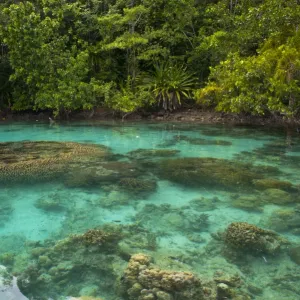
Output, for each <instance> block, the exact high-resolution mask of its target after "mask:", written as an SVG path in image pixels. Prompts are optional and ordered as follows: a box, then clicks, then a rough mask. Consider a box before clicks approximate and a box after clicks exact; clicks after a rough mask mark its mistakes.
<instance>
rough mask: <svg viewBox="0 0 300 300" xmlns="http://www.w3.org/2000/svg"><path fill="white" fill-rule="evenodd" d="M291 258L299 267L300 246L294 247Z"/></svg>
mask: <svg viewBox="0 0 300 300" xmlns="http://www.w3.org/2000/svg"><path fill="white" fill-rule="evenodd" d="M289 255H290V258H291V260H292V261H293V262H295V263H296V264H297V265H300V246H297V247H293V248H291V249H290V250H289Z"/></svg>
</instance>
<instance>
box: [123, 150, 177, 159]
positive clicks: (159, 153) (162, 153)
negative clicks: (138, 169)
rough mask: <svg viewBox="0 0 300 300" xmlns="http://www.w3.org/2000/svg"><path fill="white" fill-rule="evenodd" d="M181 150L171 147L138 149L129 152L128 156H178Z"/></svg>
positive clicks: (138, 157) (141, 157) (139, 157)
mask: <svg viewBox="0 0 300 300" xmlns="http://www.w3.org/2000/svg"><path fill="white" fill-rule="evenodd" d="M179 152H180V151H179V150H170V149H137V150H133V151H130V152H128V156H129V157H131V158H134V159H137V160H138V159H147V160H148V159H151V158H156V157H170V156H176V155H177V154H178V153H179Z"/></svg>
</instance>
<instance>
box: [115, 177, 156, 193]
mask: <svg viewBox="0 0 300 300" xmlns="http://www.w3.org/2000/svg"><path fill="white" fill-rule="evenodd" d="M118 185H119V187H120V188H121V190H125V191H127V192H129V193H131V194H135V195H137V196H140V195H141V196H147V195H149V194H151V193H153V192H155V191H156V188H157V184H156V181H154V180H151V179H140V178H134V177H125V178H122V179H121V180H120V181H119V183H118Z"/></svg>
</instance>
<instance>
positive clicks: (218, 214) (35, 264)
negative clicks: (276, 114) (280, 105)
mask: <svg viewBox="0 0 300 300" xmlns="http://www.w3.org/2000/svg"><path fill="white" fill-rule="evenodd" d="M41 141H42V142H46V141H47V142H50V141H51V142H59V143H52V144H51V143H50V144H49V143H48V144H47V147H46V146H45V148H43V147H44V146H43V145H44V144H43V143H42V142H41ZM0 142H1V144H0V167H1V174H0V177H1V178H0V183H1V189H0V240H1V243H0V265H4V266H5V267H6V268H7V270H8V271H9V272H11V273H13V274H14V275H16V276H18V278H20V280H19V282H18V283H19V285H20V289H21V291H22V292H23V294H24V295H25V296H26V297H28V299H41V300H43V299H67V297H71V296H72V297H80V296H90V297H95V298H96V297H97V298H101V299H105V300H116V299H118V300H121V299H124V300H125V299H137V300H138V299H146V298H138V296H136V298H134V297H135V296H132V295H131V296H130V297H131V298H130V297H129V296H128V295H127V296H126V295H125V294H126V293H125V294H122V293H120V292H119V289H118V285H119V284H117V282H120V277H121V275H122V273H123V271H124V269H125V268H126V266H127V264H128V260H129V258H130V255H132V254H135V253H145V254H148V255H150V256H151V257H152V258H153V259H154V261H155V264H156V265H158V266H159V267H160V268H161V269H167V270H176V271H190V272H192V273H193V274H195V275H197V276H199V277H200V278H202V279H203V280H213V278H215V276H216V273H218V274H219V273H222V274H225V275H224V276H228V278H230V277H231V278H232V277H234V276H238V277H239V279H240V282H241V283H240V285H237V286H234V287H233V288H235V289H239V290H241V291H243V293H244V294H242V295H249V297H250V298H246V296H241V297H242V298H234V297H235V296H232V298H231V299H257V300H263V299H264V300H265V299H274V300H281V299H288V300H296V299H300V287H299V280H300V266H299V264H300V249H299V248H297V245H300V193H299V189H300V135H299V134H298V133H297V132H296V131H295V130H293V129H290V130H287V129H275V128H264V127H244V126H236V127H233V126H224V125H197V124H178V123H167V124H165V123H142V122H139V123H109V122H107V123H67V124H63V123H62V124H54V125H53V126H49V124H40V123H34V124H31V123H13V124H1V125H0ZM8 142H9V143H8ZM32 142H39V143H32ZM66 143H72V144H70V145H71V146H70V147H74V149H75V150H74V152H71V156H72V155H75V156H76V155H78V153H79V155H78V157H79V159H77V160H76V161H75V162H74V160H73V159H72V158H70V156H66V157H67V161H66V162H67V164H66V165H67V166H68V165H72V167H70V168H69V167H66V168H63V169H62V170H61V169H59V170H58V171H57V169H55V172H56V173H55V174H50V175H51V176H50V175H49V177H47V178H46V179H45V178H42V177H43V176H44V175H45V173H47V172H48V169H47V168H48V165H49V164H52V163H53V161H54V162H55V157H56V156H57V157H58V155H61V153H62V152H64V151H65V152H66V151H67V150H66V149H65V148H63V145H65V144H66ZM74 143H75V144H74ZM77 143H79V144H80V145H84V146H86V147H90V146H91V147H96V146H95V145H99V146H105V147H102V148H99V149H101V151H106V152H107V153H108V154H107V155H106V154H105V155H103V156H101V155H102V154H101V155H100V154H99V156H93V157H92V159H91V160H89V161H85V160H84V159H83V158H82V157H83V156H84V153H87V155H90V152H89V151H90V148H87V149H88V150H84V151H83V150H82V149H80V150H76V149H77V148H76V147H77V146H76V145H77ZM49 145H50V146H49ZM57 145H59V147H61V149H60V148H59V147H58V146H57ZM74 145H75V146H74ZM52 146H53V149H52V148H51V147H52ZM97 147H98V146H97ZM58 148H59V149H58ZM3 149H4V150H3ZM24 149H25V150H24ZM26 149H27V150H26ZM45 149H46V150H45ZM72 149H73V148H72ZM91 149H94V148H91ZM95 149H98V148H95ZM145 150H149V151H145ZM39 151H41V152H39ZM51 151H52V152H51ZM72 151H73V150H72ZM78 151H82V152H78ZM85 151H86V152H85ZM93 151H94V150H93ZM93 151H92V152H93ZM95 151H96V150H95ZM97 151H98V150H97ZM97 153H98V152H97ZM99 153H100V152H99ZM101 153H102V152H101ZM93 155H94V154H93ZM97 155H98V154H97ZM49 157H50V160H49V161H48V163H47V161H46V162H45V160H43V159H49ZM60 158H61V160H59V166H61V163H62V160H63V159H64V158H65V156H60ZM193 159H196V160H193ZM42 160H43V161H42ZM82 160H83V161H82ZM26 162H30V163H28V164H27V165H26ZM32 162H35V163H34V164H36V166H37V168H38V169H37V170H36V169H34V170H35V171H34V174H33V175H32V173H31V170H32V169H31V168H33V165H34V164H33V163H32ZM66 162H65V161H64V162H63V163H66ZM198 162H201V164H202V163H203V164H204V166H207V168H212V169H211V172H212V173H213V174H214V176H212V177H210V176H211V175H210V173H209V170H207V169H203V174H204V175H203V176H204V177H201V176H202V175H201V174H200V172H199V174H198V173H197V166H198V165H197V164H198ZM22 163H23V164H24V174H23V171H22V170H23V169H22V166H23V165H22ZM31 163H32V164H31ZM39 163H41V164H40V165H38V164H39ZM187 163H189V164H190V165H188V166H187V165H186V164H187ZM14 164H18V167H16V168H13V167H12V166H14ZM28 166H29V167H28ZM34 166H35V165H34ZM193 167H194V169H193ZM218 167H219V169H218ZM26 168H27V169H26ZM254 168H255V169H254ZM25 171H26V172H25ZM248 171H249V172H251V174H250V175H249V174H248ZM49 172H54V171H53V169H50V170H49ZM205 172H208V173H205ZM231 172H232V173H231ZM243 172H244V173H245V178H244V177H243ZM6 173H7V174H8V175H7V174H6ZM205 174H207V175H205ZM237 174H238V175H237ZM46 175H48V174H46ZM52 175H53V176H52ZM26 176H28V177H30V176H33V177H34V176H36V177H35V178H32V177H31V178H30V180H26ZM197 176H198V177H197ZM251 176H252V177H251ZM42 179H43V180H42ZM134 180H140V181H134ZM268 180H269V181H268ZM272 180H273V181H272ZM248 181H249V182H248ZM232 222H247V223H250V224H254V225H256V226H259V227H261V228H264V229H268V230H273V231H275V232H277V233H278V234H279V235H280V236H281V237H282V238H283V239H285V241H286V242H285V243H284V246H283V247H281V250H280V251H279V252H278V253H277V252H276V253H271V252H267V253H264V252H258V253H251V252H250V251H249V252H248V251H247V249H230V245H228V244H226V241H224V239H222V238H221V237H222V232H224V231H225V230H226V228H227V227H228V226H229V225H230V224H231V223H232ZM94 228H97V229H99V228H100V229H101V230H104V231H105V230H106V229H107V228H108V229H107V230H108V231H109V230H110V231H112V230H113V231H114V232H116V231H118V232H120V231H122V238H120V239H118V241H117V243H116V244H115V247H116V248H114V247H112V248H110V247H108V248H102V246H103V245H98V244H97V245H96V244H95V243H92V244H93V245H92V247H91V248H88V246H87V245H82V244H81V243H78V246H76V243H75V244H74V243H73V244H72V247H71V250H70V249H67V248H68V246H66V245H68V243H65V244H64V242H63V241H66V240H67V239H69V238H70V235H71V237H72V236H73V237H74V235H77V236H80V235H81V236H82V235H83V234H84V233H85V232H87V231H88V230H89V229H94ZM112 228H113V229H112ZM61 245H63V246H61ZM97 246H99V247H100V248H99V249H96V248H97ZM291 249H292V250H291ZM297 251H298V252H297ZM70 253H73V254H70ZM99 253H100V254H99ZM291 253H292V254H291ZM93 255H98V256H97V257H96V256H95V257H96V258H95V257H94V256H93ZM92 260H93V261H92ZM229 286H230V280H229ZM243 297H244V298H243ZM82 299H84V298H82ZM147 299H148V298H147ZM149 299H152V298H149ZM153 299H154V298H153ZM155 299H173V300H176V299H175V298H155ZM203 299H206V298H203ZM207 299H208V298H207ZM209 299H210V298H209ZM218 299H225V298H218ZM229 299H230V297H229ZM191 300H192V299H191Z"/></svg>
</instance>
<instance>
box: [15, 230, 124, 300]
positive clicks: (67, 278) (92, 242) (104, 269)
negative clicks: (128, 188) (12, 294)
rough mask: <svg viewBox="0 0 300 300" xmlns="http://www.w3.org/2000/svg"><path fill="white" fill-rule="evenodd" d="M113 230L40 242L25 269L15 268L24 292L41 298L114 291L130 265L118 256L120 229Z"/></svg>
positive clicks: (104, 293) (98, 295)
mask: <svg viewBox="0 0 300 300" xmlns="http://www.w3.org/2000/svg"><path fill="white" fill-rule="evenodd" d="M110 230H111V231H109V229H108V227H105V228H104V227H103V228H101V229H94V230H89V231H87V232H86V233H84V234H80V235H79V234H78V235H71V236H69V237H67V238H65V239H63V240H60V241H57V242H56V243H53V242H50V241H46V242H45V243H44V244H41V243H40V242H39V243H37V244H36V246H35V248H31V251H30V252H29V254H30V257H27V258H26V262H27V265H26V266H25V267H23V269H22V270H20V269H19V270H16V269H14V267H13V269H12V270H13V271H14V273H15V274H16V275H18V286H19V288H20V290H21V291H22V293H23V294H24V295H26V296H27V297H29V298H30V299H31V298H35V299H40V300H46V299H49V298H53V299H58V298H59V297H58V295H60V296H70V295H73V296H75V297H80V296H81V297H83V296H92V297H95V298H97V297H101V296H102V297H105V295H106V294H110V293H111V290H112V289H114V285H115V281H116V279H117V276H118V274H120V273H121V272H122V270H123V269H124V267H125V264H126V262H125V261H123V260H122V258H120V257H119V256H118V255H117V243H118V241H119V240H120V239H121V237H120V235H118V233H117V231H118V230H119V228H118V229H117V228H116V227H111V228H110ZM119 231H120V230H119ZM104 278H105V280H104ZM88 287H89V288H88ZM100 290H101V294H99V293H100ZM82 299H84V297H83V298H82Z"/></svg>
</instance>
